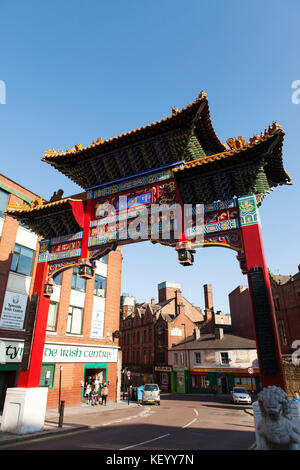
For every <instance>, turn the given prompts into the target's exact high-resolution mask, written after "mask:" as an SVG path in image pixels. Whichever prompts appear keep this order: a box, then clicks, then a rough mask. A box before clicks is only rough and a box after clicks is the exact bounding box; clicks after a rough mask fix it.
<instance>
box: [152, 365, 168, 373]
mask: <svg viewBox="0 0 300 470" xmlns="http://www.w3.org/2000/svg"><path fill="white" fill-rule="evenodd" d="M154 370H155V371H156V372H172V367H171V366H155V367H154Z"/></svg>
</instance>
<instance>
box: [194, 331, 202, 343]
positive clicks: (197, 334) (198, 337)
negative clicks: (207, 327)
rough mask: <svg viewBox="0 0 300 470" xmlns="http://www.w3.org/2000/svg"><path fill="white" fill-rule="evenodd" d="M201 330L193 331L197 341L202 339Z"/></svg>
mask: <svg viewBox="0 0 300 470" xmlns="http://www.w3.org/2000/svg"><path fill="white" fill-rule="evenodd" d="M200 334H201V333H200V328H195V329H194V330H193V335H194V340H195V341H197V340H199V339H200Z"/></svg>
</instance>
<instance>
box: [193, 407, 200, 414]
mask: <svg viewBox="0 0 300 470" xmlns="http://www.w3.org/2000/svg"><path fill="white" fill-rule="evenodd" d="M194 411H195V413H196V415H197V416H199V413H198V411H197V410H196V409H195V408H194Z"/></svg>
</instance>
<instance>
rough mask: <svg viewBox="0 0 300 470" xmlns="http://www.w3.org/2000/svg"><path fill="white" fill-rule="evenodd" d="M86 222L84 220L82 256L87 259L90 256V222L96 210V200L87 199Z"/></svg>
mask: <svg viewBox="0 0 300 470" xmlns="http://www.w3.org/2000/svg"><path fill="white" fill-rule="evenodd" d="M84 209H85V210H84V222H83V235H82V246H81V258H82V259H87V257H88V238H89V234H90V222H91V220H92V213H93V212H94V211H95V201H94V200H93V199H87V200H86V202H85V208H84Z"/></svg>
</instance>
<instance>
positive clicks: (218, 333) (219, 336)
mask: <svg viewBox="0 0 300 470" xmlns="http://www.w3.org/2000/svg"><path fill="white" fill-rule="evenodd" d="M223 338H224V330H223V328H215V339H223Z"/></svg>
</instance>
